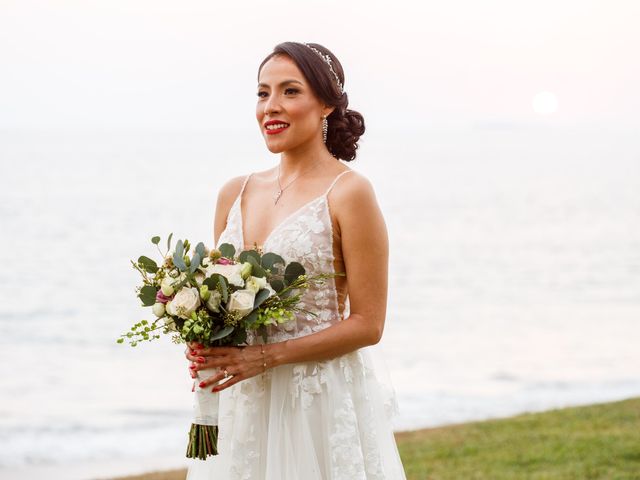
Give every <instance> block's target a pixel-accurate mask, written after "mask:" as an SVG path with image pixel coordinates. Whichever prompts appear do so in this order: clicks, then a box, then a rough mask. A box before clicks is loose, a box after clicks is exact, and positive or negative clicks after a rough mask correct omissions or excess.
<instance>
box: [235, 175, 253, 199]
mask: <svg viewBox="0 0 640 480" xmlns="http://www.w3.org/2000/svg"><path fill="white" fill-rule="evenodd" d="M251 175H253V173H250V174H249V175H247V178H245V179H244V182H242V188H241V189H240V195H242V192H244V187H245V186H246V185H247V182H248V181H249V177H250V176H251ZM240 195H238V196H240Z"/></svg>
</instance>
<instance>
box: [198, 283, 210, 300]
mask: <svg viewBox="0 0 640 480" xmlns="http://www.w3.org/2000/svg"><path fill="white" fill-rule="evenodd" d="M209 297H211V292H210V291H209V287H208V286H206V285H201V286H200V298H201V299H202V300H203V301H204V302H206V301H207V300H209Z"/></svg>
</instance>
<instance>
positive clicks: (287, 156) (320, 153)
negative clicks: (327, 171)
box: [280, 144, 336, 179]
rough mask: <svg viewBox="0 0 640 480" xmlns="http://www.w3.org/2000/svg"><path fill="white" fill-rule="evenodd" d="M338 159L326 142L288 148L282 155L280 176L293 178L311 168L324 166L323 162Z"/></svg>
mask: <svg viewBox="0 0 640 480" xmlns="http://www.w3.org/2000/svg"><path fill="white" fill-rule="evenodd" d="M335 161H336V159H335V157H333V156H332V155H331V154H330V153H329V151H328V150H327V149H326V147H325V146H324V144H323V145H322V146H321V147H320V148H318V147H307V148H297V149H296V150H287V151H286V152H282V154H281V155H280V178H282V179H286V178H293V177H296V176H298V175H300V174H302V173H304V172H306V171H308V170H310V169H312V168H313V169H314V170H316V167H322V164H325V165H326V164H329V163H332V162H335Z"/></svg>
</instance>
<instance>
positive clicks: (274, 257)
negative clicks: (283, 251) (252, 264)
mask: <svg viewBox="0 0 640 480" xmlns="http://www.w3.org/2000/svg"><path fill="white" fill-rule="evenodd" d="M276 263H280V264H282V265H284V264H285V262H284V259H283V258H282V257H281V256H280V255H278V254H277V253H273V252H268V253H265V254H264V255H263V256H262V259H261V260H260V264H261V266H262V267H263V268H266V269H269V270H273V266H274V265H275V264H276Z"/></svg>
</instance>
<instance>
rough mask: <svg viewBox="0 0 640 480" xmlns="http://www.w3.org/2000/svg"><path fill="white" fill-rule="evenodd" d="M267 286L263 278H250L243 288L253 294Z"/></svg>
mask: <svg viewBox="0 0 640 480" xmlns="http://www.w3.org/2000/svg"><path fill="white" fill-rule="evenodd" d="M267 285H268V284H267V279H266V278H265V277H254V276H251V277H249V278H248V279H247V280H246V283H245V287H244V288H246V289H247V290H251V291H252V292H253V293H258V290H260V289H261V288H267Z"/></svg>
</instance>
